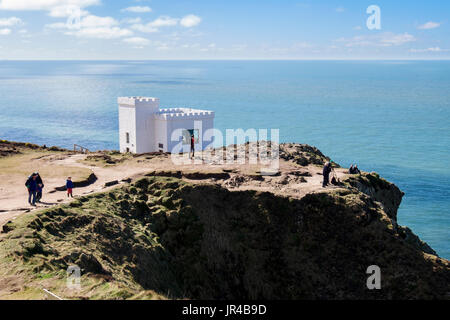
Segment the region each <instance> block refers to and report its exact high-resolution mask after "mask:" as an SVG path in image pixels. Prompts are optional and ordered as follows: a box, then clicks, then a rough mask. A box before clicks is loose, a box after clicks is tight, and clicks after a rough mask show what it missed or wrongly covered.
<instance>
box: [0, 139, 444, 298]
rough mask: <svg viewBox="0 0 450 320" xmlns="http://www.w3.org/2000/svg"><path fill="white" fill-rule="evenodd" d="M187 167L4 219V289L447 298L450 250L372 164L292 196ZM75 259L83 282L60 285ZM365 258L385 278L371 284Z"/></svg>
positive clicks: (94, 294)
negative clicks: (434, 239) (401, 216)
mask: <svg viewBox="0 0 450 320" xmlns="http://www.w3.org/2000/svg"><path fill="white" fill-rule="evenodd" d="M298 146H299V145H293V144H290V146H288V145H283V146H282V149H283V148H284V147H286V148H288V149H289V150H290V151H289V152H287V153H290V154H292V153H295V152H297V154H295V155H293V158H292V159H306V162H305V160H299V161H300V162H302V163H299V164H298V165H300V166H301V167H303V166H305V165H315V164H316V165H320V164H321V163H320V162H321V161H322V162H323V161H325V160H326V158H325V156H323V155H322V154H321V153H320V154H319V153H318V152H317V151H318V150H317V149H313V148H307V149H304V148H303V147H302V148H300V147H299V148H297V147H298ZM292 148H294V149H297V151H292V150H293V149H292ZM315 150H317V151H315ZM282 152H286V150H282ZM304 152H306V153H307V154H304ZM319 152H320V151H319ZM287 153H284V154H285V155H286V154H287ZM286 157H289V156H286ZM287 161H291V159H288V160H287ZM295 161H296V160H295ZM310 162H313V163H310ZM297 173H298V172H297ZM184 177H185V175H184V174H183V173H182V172H181V173H180V172H177V171H166V172H156V171H155V172H151V173H150V174H148V176H147V177H143V178H140V179H137V180H135V181H134V182H133V183H131V184H124V185H122V186H118V187H116V188H114V189H112V190H109V191H106V192H103V193H96V194H92V195H87V196H83V197H80V198H79V199H77V200H75V201H73V202H71V203H69V204H64V205H60V206H57V207H53V208H49V209H46V210H41V211H37V212H35V213H32V214H30V215H27V216H24V217H22V218H19V219H18V220H16V221H14V222H12V223H8V224H7V225H5V226H4V227H3V234H2V235H1V237H0V252H1V253H0V255H1V256H0V266H1V270H2V271H0V279H2V280H0V296H3V297H10V298H18V297H23V296H24V295H25V296H27V297H33V298H36V297H39V294H40V291H39V288H40V287H41V286H42V285H43V284H45V285H47V286H48V287H49V288H50V289H52V290H53V291H54V292H55V293H57V294H59V295H61V296H63V297H66V298H97V299H123V298H134V299H139V298H163V299H164V298H176V299H182V298H188V299H449V298H450V264H449V261H447V260H445V259H441V258H439V257H437V256H436V255H435V252H434V251H433V250H432V249H431V248H430V247H429V246H428V245H426V244H425V243H423V242H422V241H421V240H420V239H419V238H418V237H417V236H415V235H414V234H413V233H412V232H411V230H409V229H408V228H405V227H401V226H399V225H398V224H397V216H396V215H397V209H398V207H399V205H400V202H401V199H402V196H403V193H402V192H401V191H400V190H399V189H398V188H397V187H396V186H395V185H394V184H392V183H389V182H388V181H386V180H384V179H382V178H380V177H379V176H378V175H377V174H375V173H363V174H362V175H352V176H348V177H346V178H345V179H342V181H341V185H340V186H339V187H337V188H330V189H325V190H320V191H318V192H311V193H308V194H306V195H302V196H299V197H295V196H289V195H285V194H280V193H279V192H263V191H258V190H241V189H239V190H233V188H231V189H229V188H227V187H226V185H227V182H229V180H230V179H232V178H233V177H234V178H236V175H234V176H233V175H232V174H231V176H230V174H223V173H221V174H217V175H214V174H211V173H209V174H204V175H202V174H201V173H198V174H197V175H191V176H190V178H191V179H194V180H196V181H191V180H190V179H185V178H184ZM284 177H288V178H289V179H288V181H291V180H290V179H294V178H295V177H297V175H296V174H293V173H292V172H290V173H289V174H285V175H284ZM244 178H245V176H244ZM202 179H206V180H204V181H202ZM278 179H283V177H279V178H278ZM244 180H245V179H244ZM263 180H264V179H263ZM245 181H254V179H247V180H245ZM271 181H272V180H271ZM274 181H275V180H274ZM277 181H278V180H277ZM258 183H260V184H261V183H263V182H261V181H258ZM273 183H275V182H273ZM277 183H278V182H277ZM287 183H289V182H287ZM72 264H76V265H78V266H79V267H80V268H81V271H82V278H81V284H82V288H81V290H80V291H71V290H69V289H67V288H66V287H65V270H66V269H67V267H68V266H69V265H72ZM371 265H377V266H379V267H380V270H381V289H380V290H368V289H367V287H366V281H367V278H368V277H369V275H368V274H366V270H367V268H368V267H369V266H371ZM18 274H20V277H22V278H24V279H26V285H24V283H21V282H20V281H19V280H18V279H17V277H16V275H18ZM2 281H3V283H9V284H10V285H9V287H8V286H5V285H3V288H2V285H1V283H2ZM11 283H12V285H11Z"/></svg>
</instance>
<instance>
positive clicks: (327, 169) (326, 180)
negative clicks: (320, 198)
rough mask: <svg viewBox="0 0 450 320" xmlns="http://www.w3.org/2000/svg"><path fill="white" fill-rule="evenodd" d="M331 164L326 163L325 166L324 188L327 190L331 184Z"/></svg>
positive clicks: (323, 172)
mask: <svg viewBox="0 0 450 320" xmlns="http://www.w3.org/2000/svg"><path fill="white" fill-rule="evenodd" d="M331 169H332V168H331V162H326V163H325V165H324V166H323V171H322V174H323V182H322V187H323V188H325V187H326V186H327V185H328V184H329V182H330V172H331Z"/></svg>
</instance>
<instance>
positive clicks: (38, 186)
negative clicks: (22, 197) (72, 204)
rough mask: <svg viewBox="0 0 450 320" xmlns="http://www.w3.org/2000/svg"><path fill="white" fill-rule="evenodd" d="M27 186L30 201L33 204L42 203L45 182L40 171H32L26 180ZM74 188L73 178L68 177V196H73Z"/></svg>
mask: <svg viewBox="0 0 450 320" xmlns="http://www.w3.org/2000/svg"><path fill="white" fill-rule="evenodd" d="M25 186H26V187H27V190H28V203H29V204H30V205H32V206H36V203H41V199H42V190H43V189H44V182H43V181H42V178H41V175H40V174H39V172H34V173H32V174H31V175H30V176H29V177H28V179H27V181H26V182H25ZM73 188H74V183H73V181H72V178H71V177H68V178H67V180H66V189H67V197H72V198H73Z"/></svg>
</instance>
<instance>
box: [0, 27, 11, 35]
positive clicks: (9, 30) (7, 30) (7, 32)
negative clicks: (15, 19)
mask: <svg viewBox="0 0 450 320" xmlns="http://www.w3.org/2000/svg"><path fill="white" fill-rule="evenodd" d="M10 33H11V29H8V28H5V29H0V36H7V35H8V34H10Z"/></svg>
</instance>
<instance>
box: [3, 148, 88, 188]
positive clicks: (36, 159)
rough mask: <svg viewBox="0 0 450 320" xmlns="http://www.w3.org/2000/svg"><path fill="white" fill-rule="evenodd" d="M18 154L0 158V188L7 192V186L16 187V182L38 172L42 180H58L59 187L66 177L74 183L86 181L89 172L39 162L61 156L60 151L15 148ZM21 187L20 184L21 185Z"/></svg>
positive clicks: (84, 169)
mask: <svg viewBox="0 0 450 320" xmlns="http://www.w3.org/2000/svg"><path fill="white" fill-rule="evenodd" d="M15 151H17V152H18V153H12V154H11V155H8V156H3V157H0V187H2V188H4V189H5V190H8V186H10V185H17V181H23V183H25V180H26V179H27V177H28V176H29V175H30V174H31V173H32V172H36V171H38V172H39V173H40V174H41V176H42V177H43V179H44V182H45V179H46V178H51V179H60V180H61V185H63V184H64V183H65V180H66V178H67V177H69V176H71V177H72V179H73V180H74V181H84V180H86V179H87V178H88V177H89V175H90V174H91V171H90V170H89V169H86V168H79V167H75V166H59V165H54V164H53V163H49V162H45V161H40V159H41V158H43V157H47V156H54V155H58V154H61V151H52V150H49V149H44V148H29V147H26V146H24V147H22V146H19V147H15ZM21 185H22V184H21Z"/></svg>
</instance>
